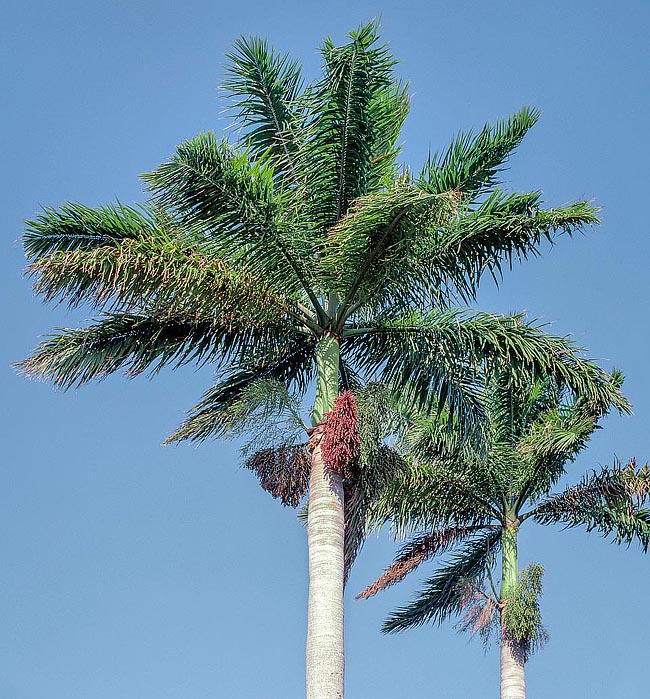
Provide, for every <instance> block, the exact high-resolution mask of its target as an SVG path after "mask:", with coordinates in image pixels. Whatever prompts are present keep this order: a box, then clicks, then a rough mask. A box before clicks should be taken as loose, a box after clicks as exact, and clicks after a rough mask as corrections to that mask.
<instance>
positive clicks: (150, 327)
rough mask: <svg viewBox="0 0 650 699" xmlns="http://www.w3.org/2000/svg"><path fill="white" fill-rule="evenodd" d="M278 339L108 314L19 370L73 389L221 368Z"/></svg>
mask: <svg viewBox="0 0 650 699" xmlns="http://www.w3.org/2000/svg"><path fill="white" fill-rule="evenodd" d="M272 334H273V331H272V330H269V329H267V328H260V329H254V328H251V329H247V330H243V331H242V330H241V329H237V330H235V329H233V328H232V326H231V325H229V324H222V325H219V324H217V323H211V322H208V321H202V322H199V321H195V320H193V319H184V318H183V317H182V316H180V317H177V318H166V319H161V318H158V317H156V316H150V315H149V316H148V315H135V314H108V315H106V316H104V317H102V318H100V319H99V320H97V321H96V322H95V323H94V324H93V325H91V326H89V327H87V328H80V329H72V328H62V329H60V330H58V331H57V333H56V334H54V335H51V336H50V337H48V338H47V339H46V340H44V341H43V342H41V344H40V345H38V347H37V348H36V349H35V350H34V352H33V353H32V354H31V356H30V357H28V358H27V359H24V360H23V361H21V362H18V363H17V365H16V366H17V368H18V370H19V371H20V372H21V373H22V374H24V375H26V376H29V377H31V378H39V379H47V380H51V381H53V382H54V383H55V384H56V385H57V386H59V387H60V388H63V389H68V388H72V387H75V386H81V385H83V384H85V383H88V382H89V381H92V380H96V379H102V378H104V377H106V376H108V375H109V374H112V373H114V372H116V371H119V370H124V372H125V373H126V375H127V376H137V375H138V374H141V373H142V372H144V371H146V370H148V369H149V370H151V371H153V372H156V371H158V370H160V369H161V368H162V367H164V366H168V365H171V366H180V365H183V364H188V363H196V364H199V365H201V364H204V363H206V362H216V363H219V361H221V360H223V359H225V358H227V357H229V356H232V355H235V356H236V355H237V354H238V353H239V352H241V351H242V349H243V348H247V347H252V346H255V345H256V344H257V343H259V342H265V341H270V340H271V336H272Z"/></svg>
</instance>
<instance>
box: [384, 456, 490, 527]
mask: <svg viewBox="0 0 650 699" xmlns="http://www.w3.org/2000/svg"><path fill="white" fill-rule="evenodd" d="M455 465H456V463H455V462H454V463H449V462H444V461H443V462H442V463H438V464H427V463H411V465H410V468H409V469H408V470H404V471H402V472H401V473H399V474H398V476H397V477H396V478H394V479H393V480H392V482H391V483H389V484H388V487H387V488H385V490H384V492H383V493H382V496H381V497H380V498H379V499H378V500H377V501H376V502H375V503H374V505H373V507H372V511H371V517H370V522H371V523H372V525H373V526H374V527H376V528H378V527H381V526H383V525H384V524H386V523H388V522H390V525H391V528H392V529H393V530H394V532H395V535H396V536H398V537H400V536H405V535H408V534H413V533H415V532H418V531H420V532H421V531H427V530H436V529H447V528H458V527H464V526H485V525H487V524H489V523H490V522H491V521H492V520H493V519H494V518H495V516H497V515H498V512H496V511H495V510H494V508H493V506H492V505H491V503H490V498H491V496H492V493H491V484H490V483H489V482H484V483H480V482H477V481H476V479H473V478H472V477H471V476H472V474H471V472H470V471H469V470H468V469H467V467H466V465H465V464H462V463H461V464H460V469H456V468H454V466H455ZM463 467H464V468H463Z"/></svg>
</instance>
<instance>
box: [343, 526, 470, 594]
mask: <svg viewBox="0 0 650 699" xmlns="http://www.w3.org/2000/svg"><path fill="white" fill-rule="evenodd" d="M482 528H483V527H482V526H474V527H449V528H446V529H436V530H435V531H433V532H431V533H430V534H422V535H420V536H416V537H415V538H413V539H411V540H410V541H409V542H408V543H407V544H405V545H404V546H402V548H401V549H400V550H399V551H398V553H397V556H396V557H395V560H394V561H393V563H392V564H391V565H390V566H389V567H388V568H387V569H386V570H385V571H384V573H383V575H382V576H381V577H379V578H377V580H375V582H373V583H371V584H370V585H368V587H366V589H365V590H364V591H363V592H362V593H361V594H359V595H357V597H356V599H368V597H372V596H373V595H376V594H377V593H378V592H381V591H382V590H385V589H386V588H387V587H390V586H391V585H395V584H396V583H398V582H400V581H401V580H403V579H404V578H405V577H406V576H407V575H408V574H409V573H412V572H413V571H414V570H416V569H417V568H418V566H419V565H420V564H421V563H423V562H424V561H426V560H428V559H429V558H432V557H433V556H437V555H439V554H441V553H444V552H445V551H447V550H448V549H449V548H450V547H451V546H455V545H456V544H458V543H459V542H461V541H462V540H463V539H466V538H467V537H468V536H470V535H472V534H475V533H476V531H477V530H479V529H482Z"/></svg>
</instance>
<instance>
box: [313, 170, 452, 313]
mask: <svg viewBox="0 0 650 699" xmlns="http://www.w3.org/2000/svg"><path fill="white" fill-rule="evenodd" d="M456 203H457V198H456V197H455V195H454V194H453V193H447V192H445V193H443V194H430V193H427V192H422V191H421V190H418V189H417V188H415V187H413V186H412V185H411V184H410V183H409V182H408V181H407V180H406V179H402V180H399V181H398V182H396V183H395V184H393V186H392V187H390V188H389V189H385V190H381V191H378V192H373V193H370V194H367V195H364V196H360V197H358V198H357V199H356V200H355V201H354V203H353V204H352V205H351V206H350V208H349V210H348V211H347V213H346V214H345V215H343V216H342V217H341V219H340V220H339V221H338V223H337V224H336V225H335V226H333V227H332V228H331V229H330V230H329V231H328V234H327V238H326V239H325V241H324V242H323V245H322V252H321V257H320V258H319V267H320V269H319V270H318V273H319V279H321V280H322V284H323V285H324V286H325V287H326V288H331V289H332V290H334V291H336V292H337V293H339V294H340V295H341V297H342V298H344V299H345V302H344V308H343V311H344V312H345V310H346V309H347V307H349V305H350V304H352V303H353V302H354V301H357V300H358V298H359V297H360V298H362V299H365V298H367V297H369V296H372V294H373V293H376V292H377V291H378V290H379V289H381V288H382V286H383V285H384V284H385V282H386V281H387V280H390V275H391V273H393V274H394V273H395V272H396V270H397V269H399V268H400V265H403V264H404V261H405V260H407V259H409V257H411V256H412V251H413V249H414V248H415V247H416V246H417V245H418V243H419V242H420V241H421V239H422V237H426V236H427V232H428V231H429V230H431V229H437V228H438V227H439V226H440V225H442V224H443V223H445V222H446V221H447V220H448V219H449V217H450V216H451V214H452V212H453V211H454V210H455V206H456Z"/></svg>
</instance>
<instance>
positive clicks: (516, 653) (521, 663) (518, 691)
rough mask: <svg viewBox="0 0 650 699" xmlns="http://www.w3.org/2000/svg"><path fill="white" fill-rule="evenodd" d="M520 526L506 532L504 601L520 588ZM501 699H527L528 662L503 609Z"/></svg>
mask: <svg viewBox="0 0 650 699" xmlns="http://www.w3.org/2000/svg"><path fill="white" fill-rule="evenodd" d="M518 529H519V525H518V524H515V523H513V524H509V525H507V526H506V527H504V530H503V550H502V577H501V600H502V602H503V600H505V599H507V598H508V593H509V592H511V591H512V590H513V589H515V588H516V587H517V585H518V584H519V568H518V561H517V532H518ZM501 699H526V671H525V658H524V653H523V649H522V648H521V645H520V644H519V643H517V641H516V640H515V639H513V638H512V637H511V635H510V634H509V633H508V630H507V629H506V626H505V623H504V614H503V606H502V607H501Z"/></svg>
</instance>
